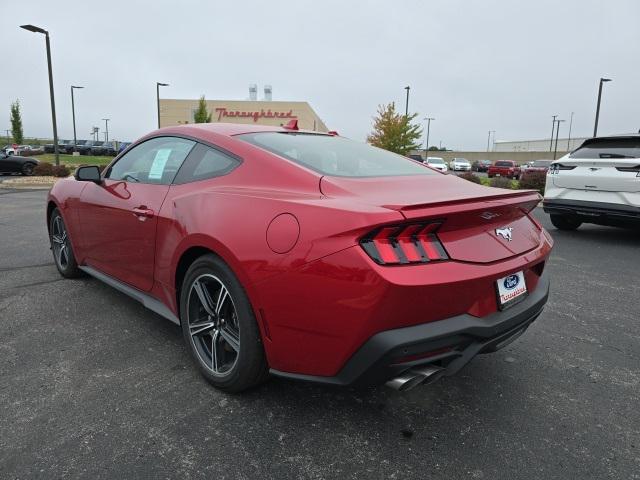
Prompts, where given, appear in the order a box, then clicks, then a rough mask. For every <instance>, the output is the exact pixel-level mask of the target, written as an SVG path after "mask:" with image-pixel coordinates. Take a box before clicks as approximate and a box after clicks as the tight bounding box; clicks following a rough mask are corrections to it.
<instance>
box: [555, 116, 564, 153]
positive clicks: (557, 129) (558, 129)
mask: <svg viewBox="0 0 640 480" xmlns="http://www.w3.org/2000/svg"><path fill="white" fill-rule="evenodd" d="M555 121H556V122H558V128H556V146H555V148H554V149H553V159H554V160H555V159H556V155H557V153H558V132H560V122H564V120H559V119H558V120H555Z"/></svg>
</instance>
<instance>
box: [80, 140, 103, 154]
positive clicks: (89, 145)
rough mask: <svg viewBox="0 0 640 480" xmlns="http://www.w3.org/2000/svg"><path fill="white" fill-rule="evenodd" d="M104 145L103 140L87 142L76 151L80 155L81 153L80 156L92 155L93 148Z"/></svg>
mask: <svg viewBox="0 0 640 480" xmlns="http://www.w3.org/2000/svg"><path fill="white" fill-rule="evenodd" d="M103 143H104V142H103V141H102V140H86V141H85V143H84V144H82V145H78V146H77V147H76V150H77V151H78V153H80V155H91V148H92V147H99V146H101V145H102V144H103Z"/></svg>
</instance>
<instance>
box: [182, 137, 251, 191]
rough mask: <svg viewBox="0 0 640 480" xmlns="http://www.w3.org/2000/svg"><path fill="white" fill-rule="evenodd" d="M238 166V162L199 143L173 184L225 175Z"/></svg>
mask: <svg viewBox="0 0 640 480" xmlns="http://www.w3.org/2000/svg"><path fill="white" fill-rule="evenodd" d="M238 165H240V160H238V159H237V158H235V157H232V156H231V155H228V154H226V153H224V152H221V151H219V150H216V149H215V148H211V147H208V146H206V145H202V144H201V143H199V144H198V145H196V147H195V148H194V149H193V152H192V153H191V155H189V158H188V159H187V161H186V162H184V165H182V168H181V169H180V171H179V172H178V175H176V178H175V180H174V181H173V183H176V184H181V183H189V182H197V181H199V180H206V179H208V178H214V177H220V176H222V175H226V174H227V173H229V172H231V171H232V170H233V169H235V168H236V167H237V166H238Z"/></svg>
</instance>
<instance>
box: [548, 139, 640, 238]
mask: <svg viewBox="0 0 640 480" xmlns="http://www.w3.org/2000/svg"><path fill="white" fill-rule="evenodd" d="M543 206H544V211H545V212H547V213H548V214H549V215H550V217H551V223H553V225H554V226H555V227H556V228H558V229H560V230H575V229H576V228H578V227H579V226H580V225H581V224H583V223H595V224H598V225H610V226H619V227H627V226H633V225H636V226H638V225H640V135H628V136H617V137H595V138H590V139H587V140H585V141H584V142H583V143H582V145H580V147H579V148H578V149H576V150H574V151H573V152H571V153H569V154H567V155H565V156H564V157H562V158H560V159H559V160H554V161H553V163H552V164H551V165H550V167H549V170H548V172H547V182H546V186H545V194H544V203H543Z"/></svg>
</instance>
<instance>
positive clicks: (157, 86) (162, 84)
mask: <svg viewBox="0 0 640 480" xmlns="http://www.w3.org/2000/svg"><path fill="white" fill-rule="evenodd" d="M168 86H169V84H168V83H160V82H156V105H157V107H158V128H160V87H168Z"/></svg>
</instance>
